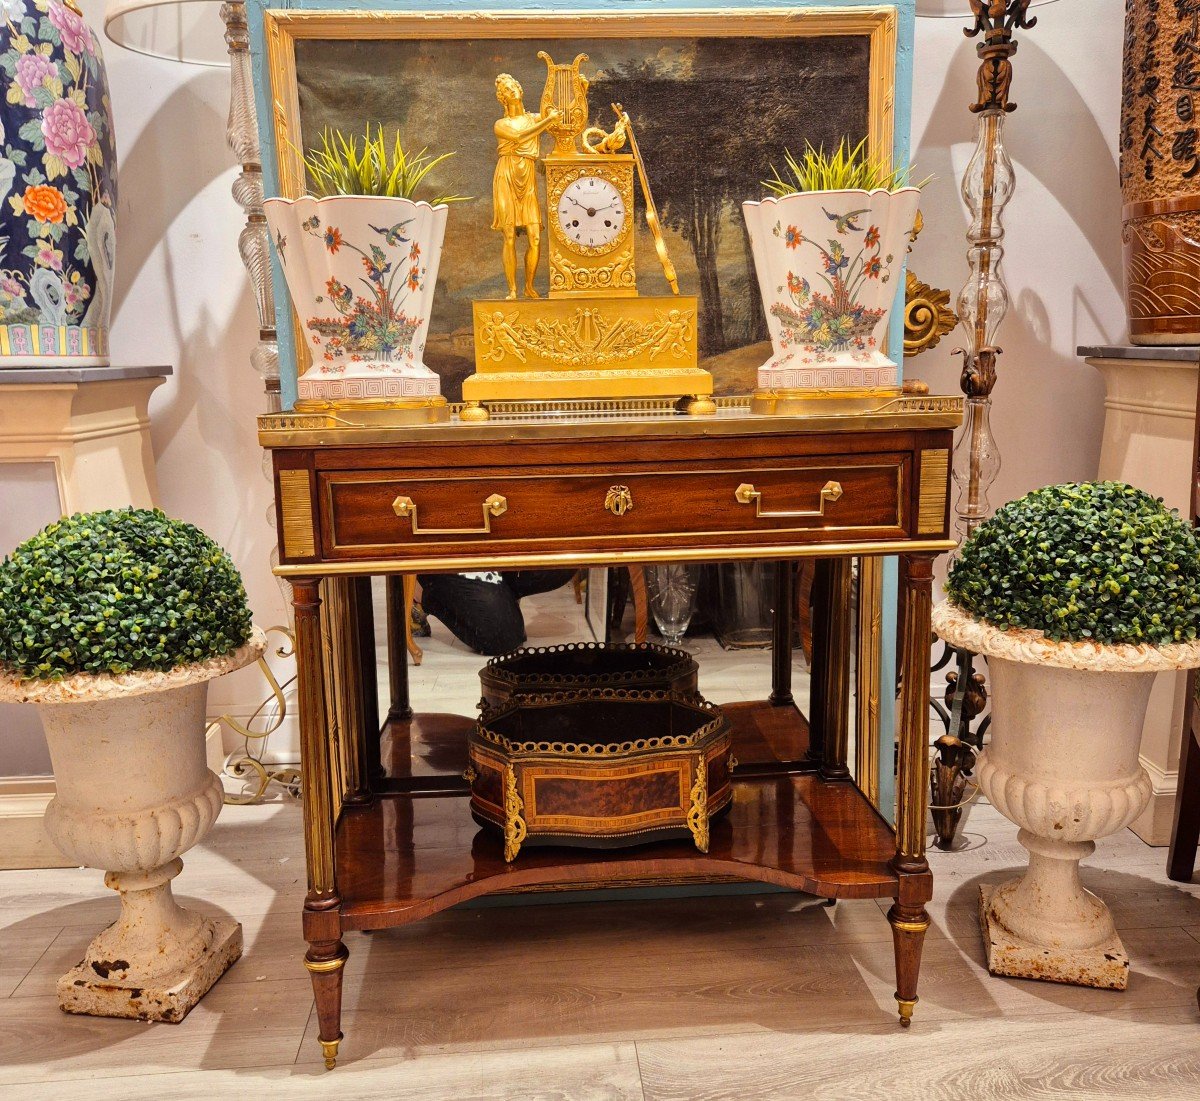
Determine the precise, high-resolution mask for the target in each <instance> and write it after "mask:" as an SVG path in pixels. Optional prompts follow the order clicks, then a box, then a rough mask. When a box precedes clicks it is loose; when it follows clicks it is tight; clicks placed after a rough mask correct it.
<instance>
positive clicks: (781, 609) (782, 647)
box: [770, 561, 796, 707]
mask: <svg viewBox="0 0 1200 1101" xmlns="http://www.w3.org/2000/svg"><path fill="white" fill-rule="evenodd" d="M795 594H796V563H795V562H782V561H781V562H776V563H775V609H774V611H775V614H774V617H773V620H772V624H771V701H770V702H771V705H772V706H773V707H794V706H795V704H796V700H795V697H794V696H793V695H792V627H793V623H794V621H793V618H792V616H793V611H794V608H795Z"/></svg>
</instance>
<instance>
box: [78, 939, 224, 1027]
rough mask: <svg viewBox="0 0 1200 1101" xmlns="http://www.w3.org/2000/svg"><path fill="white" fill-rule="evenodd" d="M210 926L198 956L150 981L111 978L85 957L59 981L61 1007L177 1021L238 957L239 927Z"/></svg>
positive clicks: (87, 1012)
mask: <svg viewBox="0 0 1200 1101" xmlns="http://www.w3.org/2000/svg"><path fill="white" fill-rule="evenodd" d="M212 924H213V935H212V940H211V941H210V943H209V946H208V948H207V949H206V950H205V952H204V954H203V955H202V956H201V957H200V958H199V959H198V960H195V961H194V962H193V963H191V964H190V965H188V966H187V967H182V968H180V969H179V970H178V971H173V972H168V973H167V974H165V975H162V976H160V977H159V978H157V979H156V980H155V981H154V982H153V983H152V984H150V985H138V984H136V983H133V982H113V981H110V980H109V979H108V978H106V977H104V976H102V975H100V974H99V973H98V972H97V971H96V970H95V968H94V967H93V966H92V965H90V964H88V963H87V961H86V960H85V961H84V962H83V963H80V964H79V965H78V966H76V967H73V968H71V970H70V971H68V972H67V973H66V974H65V975H63V977H62V978H61V979H59V980H58V1004H59V1008H61V1009H62V1010H63V1012H65V1013H79V1014H83V1015H85V1016H89V1017H130V1018H132V1019H134V1020H138V1021H165V1022H167V1023H168V1024H178V1023H179V1022H180V1021H182V1020H183V1019H184V1017H186V1016H187V1015H188V1013H189V1012H190V1011H191V1009H192V1007H193V1006H194V1005H195V1004H196V1003H197V1002H198V1001H199V1000H200V999H201V998H203V997H204V995H205V994H207V993H208V991H209V990H210V989H211V988H212V986H213V984H214V983H216V981H217V980H218V979H219V978H220V977H221V976H222V975H224V974H225V972H226V971H228V970H229V968H231V967H232V966H233V965H234V964H235V963H236V962H237V961H238V959H239V958H240V957H241V955H242V927H241V925H240V924H239V923H238V922H236V921H226V920H222V919H220V918H214V919H212Z"/></svg>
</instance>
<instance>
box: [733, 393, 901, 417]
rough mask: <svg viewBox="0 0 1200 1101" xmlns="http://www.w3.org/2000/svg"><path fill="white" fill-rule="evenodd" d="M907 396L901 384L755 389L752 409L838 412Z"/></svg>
mask: <svg viewBox="0 0 1200 1101" xmlns="http://www.w3.org/2000/svg"><path fill="white" fill-rule="evenodd" d="M903 397H904V391H903V390H902V389H901V388H900V387H899V386H894V387H884V388H881V389H845V390H815V389H814V390H784V389H778V390H756V391H755V392H754V396H753V397H752V398H751V399H750V411H751V412H752V413H758V414H760V415H763V416H768V417H770V416H777V417H797V416H813V417H820V416H827V417H829V416H838V417H844V416H847V415H853V414H855V413H871V412H875V411H876V410H884V409H886V408H887V407H888V406H889V405H891V404H892V403H893V402H895V401H897V400H898V399H900V398H903Z"/></svg>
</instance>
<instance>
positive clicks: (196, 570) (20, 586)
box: [0, 508, 250, 680]
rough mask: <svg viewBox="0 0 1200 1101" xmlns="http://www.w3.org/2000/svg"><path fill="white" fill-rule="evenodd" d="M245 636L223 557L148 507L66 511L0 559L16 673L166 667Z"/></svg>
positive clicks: (3, 610)
mask: <svg viewBox="0 0 1200 1101" xmlns="http://www.w3.org/2000/svg"><path fill="white" fill-rule="evenodd" d="M249 638H250V608H249V607H248V605H247V604H246V590H245V588H244V587H243V585H242V578H241V575H240V574H239V573H238V571H237V568H236V567H235V566H234V564H233V562H232V561H231V560H230V558H229V555H227V554H226V553H225V552H224V551H223V550H222V549H221V548H220V547H219V546H217V544H216V543H214V542H213V541H212V540H211V539H209V537H208V536H207V535H205V534H204V532H202V531H201V530H200V529H199V528H197V527H195V526H193V525H192V524H185V523H184V522H183V521H182V520H171V519H169V518H168V517H167V516H166V515H164V514H163V513H162V512H160V511H159V510H157V509H153V510H151V509H133V508H130V509H119V510H109V511H106V512H90V513H82V512H81V513H76V514H75V515H74V516H69V517H67V518H66V519H65V520H59V521H58V522H57V523H54V524H51V525H50V526H49V527H47V528H45V529H44V530H42V531H40V532H39V533H38V534H37V535H35V536H34V537H33V538H32V539H29V540H27V541H26V542H24V543H22V544H21V545H20V546H19V547H17V549H16V550H15V551H13V553H12V554H11V555H10V556H9V557H8V558H6V559H5V560H4V562H3V564H0V667H3V668H4V669H5V670H7V671H8V672H9V673H11V674H13V675H15V676H19V677H35V678H38V679H42V680H59V679H61V678H62V677H64V676H68V675H70V674H72V673H127V672H129V671H131V670H166V669H173V668H175V666H177V665H188V664H191V663H193V662H199V661H206V660H207V659H209V658H213V657H218V656H220V655H221V654H227V653H229V652H231V651H233V650H236V649H237V648H238V647H239V646H241V645H242V644H243V643H245V642H246V641H247V640H248V639H249Z"/></svg>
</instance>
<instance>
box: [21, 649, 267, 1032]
mask: <svg viewBox="0 0 1200 1101" xmlns="http://www.w3.org/2000/svg"><path fill="white" fill-rule="evenodd" d="M264 645H265V640H264V638H263V636H262V632H261V631H257V630H256V631H255V632H254V636H253V638H252V639H251V641H250V642H249V643H247V644H246V645H245V646H242V647H241V648H240V649H238V650H236V651H234V652H233V653H231V654H227V655H224V656H222V657H218V658H214V659H212V660H210V661H206V662H201V663H197V664H194V665H185V666H181V667H179V668H177V669H173V670H171V671H169V672H165V673H159V672H153V673H151V672H146V673H142V672H139V673H129V674H124V675H121V676H87V675H77V676H73V677H68V678H67V679H66V680H62V681H57V682H38V681H18V680H11V679H4V680H0V699H4V700H8V701H19V702H31V703H36V704H37V705H38V707H39V710H40V713H41V717H42V725H43V727H44V729H45V732H46V741H47V744H48V746H49V749H50V757H51V761H52V763H53V766H54V778H55V785H56V795H55V797H54V799H53V800H51V802H50V804H49V806H48V807H47V808H46V817H45V824H46V831H47V833H49V835H50V837H51V839H52V840H53V841H54V843H55V844H56V845H57V846H58V847H59V848H60V849H61V850H62V851H63V853H64V854H65V855H67V856H69V857H70V858H72V859H73V860H77V861H78V862H79V863H80V864H83V865H86V866H88V867H92V868H102V869H104V870H105V873H106V874H105V883H106V884H107V885H108V886H109V887H111V888H113V889H114V890H116V891H118V892H120V895H121V914H120V917H119V918H118V920H117V921H116V922H114V923H113V924H112V925H110V926H109V927H108V928H107V929H105V930H104V931H103V932H102V933H100V934H99V935H98V936H97V937H96V938H95V939H94V940H93V941H92V943H91V944H90V945H89V946H88V950H87V954H86V955H85V957H84V959H83V961H82V962H81V963H80V964H79V965H78V966H77V967H75V968H73V969H72V970H71V971H69V972H68V973H67V974H66V975H64V976H63V977H62V978H61V979H60V980H59V984H58V994H59V1003H60V1005H61V1006H62V1008H63V1009H65V1010H67V1011H68V1012H75V1013H88V1014H93V1015H97V1016H117V1017H139V1018H143V1019H149V1020H165V1021H177V1020H180V1019H182V1017H183V1016H184V1015H185V1014H186V1013H187V1011H188V1010H189V1009H190V1008H191V1006H192V1005H194V1004H195V1002H196V1001H198V1000H199V998H200V997H201V996H202V995H203V994H204V993H205V992H206V991H207V990H208V989H209V987H211V986H212V984H213V983H214V982H215V981H216V980H217V978H219V977H220V976H221V974H223V973H224V971H225V970H226V969H227V968H228V967H229V966H230V965H231V964H232V963H233V962H234V961H235V960H236V959H237V958H238V957H239V956H240V955H241V947H242V938H241V927H240V926H239V925H238V924H237V923H236V922H232V921H228V920H222V919H215V918H210V917H206V916H204V915H202V914H199V913H196V912H194V911H191V910H186V909H184V908H183V907H181V906H179V905H178V903H176V902H175V900H174V898H173V896H172V893H171V885H170V884H171V880H172V879H173V878H174V877H175V876H177V875H178V874H179V873H180V871H181V870H182V867H183V863H182V861H181V860H180V857H181V856H182V855H183V854H184V853H185V852H187V851H188V849H190V848H191V847H192V846H193V845H195V844H196V843H197V842H198V841H200V840H201V839H202V838H203V837H204V836H205V835H206V834H207V833H208V831H209V829H210V828H211V827H212V824H213V822H214V821H215V820H216V817H217V815H218V814H219V813H220V810H221V805H222V801H223V789H222V786H221V781H220V779H219V778H218V777H217V776H216V775H215V774H214V773H213V772H212V771H211V770H210V769H209V768H208V765H207V763H206V757H205V739H204V728H205V702H206V699H207V696H208V685H209V681H210V680H212V679H213V678H214V677H218V676H221V675H222V674H224V673H227V672H230V671H232V670H234V669H237V668H240V667H241V666H243V665H246V664H248V663H249V662H251V661H254V660H255V659H256V658H257V657H258V656H259V655H260V654H261V653H262V651H263V648H264Z"/></svg>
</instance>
